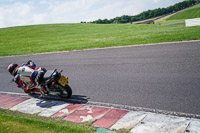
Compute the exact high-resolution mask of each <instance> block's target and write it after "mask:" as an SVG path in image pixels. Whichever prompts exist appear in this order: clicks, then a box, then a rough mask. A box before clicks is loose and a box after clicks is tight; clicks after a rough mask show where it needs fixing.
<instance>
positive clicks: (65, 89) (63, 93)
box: [59, 84, 72, 98]
mask: <svg viewBox="0 0 200 133" xmlns="http://www.w3.org/2000/svg"><path fill="white" fill-rule="evenodd" d="M62 88H63V89H62V91H60V94H59V95H60V97H62V98H70V97H71V95H72V89H71V87H70V86H69V85H68V84H67V85H65V87H62Z"/></svg>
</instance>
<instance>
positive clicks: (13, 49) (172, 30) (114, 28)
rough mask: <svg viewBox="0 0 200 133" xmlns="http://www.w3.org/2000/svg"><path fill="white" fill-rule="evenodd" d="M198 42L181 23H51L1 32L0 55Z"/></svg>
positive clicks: (199, 33) (199, 30)
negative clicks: (188, 41) (183, 41)
mask: <svg viewBox="0 0 200 133" xmlns="http://www.w3.org/2000/svg"><path fill="white" fill-rule="evenodd" d="M197 39H200V27H190V28H186V27H185V25H184V24H177V25H169V26H164V25H153V24H149V25H148V24H146V25H145V24H141V25H137V24H109V25H103V24H51V25H35V26H22V27H12V28H2V29H0V56H7V55H21V54H31V53H42V52H52V51H64V50H80V49H88V48H102V47H111V46H124V45H134V44H146V43H157V42H171V41H182V40H197Z"/></svg>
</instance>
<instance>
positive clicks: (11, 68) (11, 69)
mask: <svg viewBox="0 0 200 133" xmlns="http://www.w3.org/2000/svg"><path fill="white" fill-rule="evenodd" d="M18 68H19V66H18V65H17V64H10V65H9V66H8V71H9V72H10V74H11V75H13V76H15V74H16V71H17V69H18Z"/></svg>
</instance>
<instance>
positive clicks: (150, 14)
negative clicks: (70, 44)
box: [81, 0, 200, 24]
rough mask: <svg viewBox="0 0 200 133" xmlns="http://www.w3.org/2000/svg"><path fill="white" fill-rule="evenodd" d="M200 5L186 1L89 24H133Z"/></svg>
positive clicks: (194, 0)
mask: <svg viewBox="0 0 200 133" xmlns="http://www.w3.org/2000/svg"><path fill="white" fill-rule="evenodd" d="M198 3H200V0H185V1H183V2H179V3H176V4H175V5H173V6H169V7H167V8H157V9H154V10H148V11H144V12H142V13H140V14H138V15H135V16H129V15H123V16H121V17H116V18H113V19H110V20H108V19H103V20H102V19H98V20H95V21H93V22H89V23H96V24H117V23H132V22H136V21H141V20H145V19H150V18H154V17H158V16H163V15H167V14H171V13H174V12H177V11H180V10H183V9H185V8H188V7H191V6H193V5H195V4H198ZM81 23H86V22H81Z"/></svg>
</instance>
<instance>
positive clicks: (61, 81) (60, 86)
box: [40, 69, 72, 98]
mask: <svg viewBox="0 0 200 133" xmlns="http://www.w3.org/2000/svg"><path fill="white" fill-rule="evenodd" d="M62 71H63V70H61V71H60V72H58V71H57V69H55V70H48V71H46V72H45V73H44V76H43V80H42V82H41V84H40V86H41V87H42V88H43V89H42V92H43V93H44V94H49V93H56V94H58V95H59V96H60V97H62V98H70V97H71V95H72V89H71V87H70V86H69V85H68V80H69V79H68V77H65V76H64V75H62V74H61V73H62Z"/></svg>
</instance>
